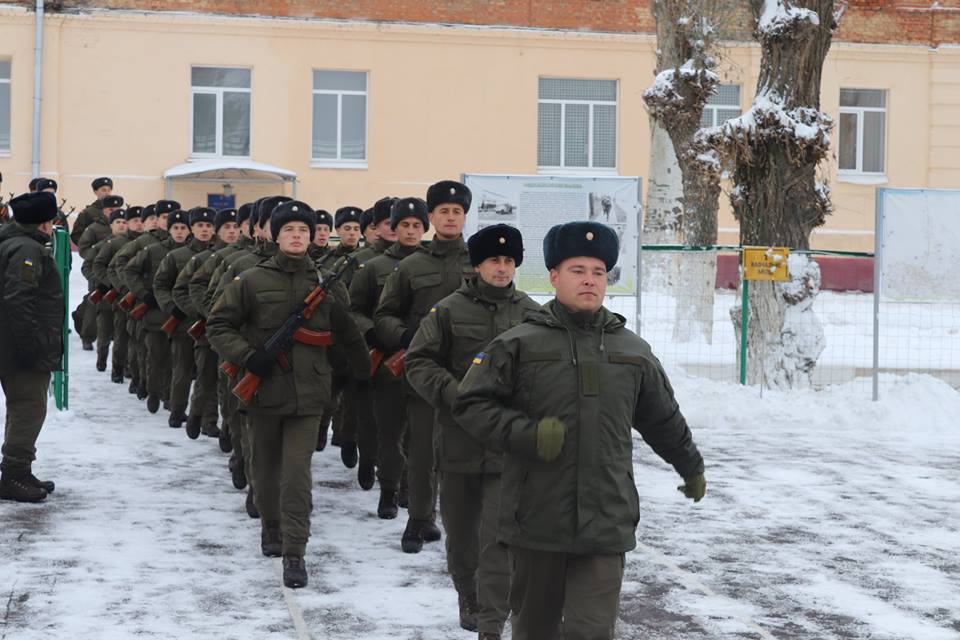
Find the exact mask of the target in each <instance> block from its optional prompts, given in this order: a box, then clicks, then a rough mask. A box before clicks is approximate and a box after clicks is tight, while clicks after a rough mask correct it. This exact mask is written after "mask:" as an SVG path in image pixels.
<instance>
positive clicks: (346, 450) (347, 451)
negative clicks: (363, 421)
mask: <svg viewBox="0 0 960 640" xmlns="http://www.w3.org/2000/svg"><path fill="white" fill-rule="evenodd" d="M357 457H358V454H357V443H356V442H343V443H341V444H340V460H342V461H343V466H345V467H346V468H347V469H353V468H354V467H355V466H357Z"/></svg>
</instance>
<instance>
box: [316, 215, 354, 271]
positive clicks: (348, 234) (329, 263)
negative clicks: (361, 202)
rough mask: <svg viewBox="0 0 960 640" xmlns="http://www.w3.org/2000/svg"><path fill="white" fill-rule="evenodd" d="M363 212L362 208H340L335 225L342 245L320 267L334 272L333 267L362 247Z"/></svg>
mask: <svg viewBox="0 0 960 640" xmlns="http://www.w3.org/2000/svg"><path fill="white" fill-rule="evenodd" d="M361 215H363V211H362V210H361V209H360V207H340V208H339V209H337V212H336V213H335V214H334V217H333V223H334V228H335V229H336V230H337V236H338V237H339V239H340V243H339V244H338V245H337V247H336V248H335V249H334V250H333V251H331V252H330V253H329V254H327V255H326V256H324V258H323V260H322V261H321V262H320V266H321V267H322V268H324V269H327V270H328V271H329V270H332V269H333V265H334V264H336V263H337V261H339V260H340V258H343V257H344V256H348V255H350V254H351V253H353V252H354V251H356V250H357V249H358V248H359V247H360V216H361Z"/></svg>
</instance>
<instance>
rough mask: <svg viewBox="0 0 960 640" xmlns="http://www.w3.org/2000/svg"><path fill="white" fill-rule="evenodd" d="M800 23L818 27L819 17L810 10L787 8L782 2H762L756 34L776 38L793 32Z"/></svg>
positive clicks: (776, 0) (772, 0)
mask: <svg viewBox="0 0 960 640" xmlns="http://www.w3.org/2000/svg"><path fill="white" fill-rule="evenodd" d="M801 23H809V25H810V26H814V27H817V26H820V16H818V15H817V14H816V13H815V12H813V11H811V10H810V9H804V8H802V7H792V6H788V5H787V4H786V3H785V2H784V1H783V0H764V3H763V12H762V13H761V14H760V18H759V19H758V20H757V32H758V35H760V37H761V39H762V38H763V37H778V36H781V35H783V34H785V33H788V32H790V31H793V30H795V29H796V28H797V27H798V26H801Z"/></svg>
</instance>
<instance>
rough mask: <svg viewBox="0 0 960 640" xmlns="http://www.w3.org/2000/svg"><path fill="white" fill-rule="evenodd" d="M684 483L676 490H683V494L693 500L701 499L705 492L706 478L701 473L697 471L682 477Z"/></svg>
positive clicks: (698, 500)
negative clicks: (695, 473) (693, 474)
mask: <svg viewBox="0 0 960 640" xmlns="http://www.w3.org/2000/svg"><path fill="white" fill-rule="evenodd" d="M683 480H684V483H685V484H682V485H680V486H679V487H677V491H681V492H683V495H685V496H687V497H688V498H690V499H691V500H693V501H694V502H700V500H702V499H703V496H704V494H706V493H707V479H706V478H704V477H703V474H702V473H698V474H697V475H695V476H690V477H689V478H684V479H683Z"/></svg>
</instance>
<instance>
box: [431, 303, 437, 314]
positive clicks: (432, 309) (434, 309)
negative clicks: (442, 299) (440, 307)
mask: <svg viewBox="0 0 960 640" xmlns="http://www.w3.org/2000/svg"><path fill="white" fill-rule="evenodd" d="M436 312H437V306H436V305H434V306H432V307H430V313H436Z"/></svg>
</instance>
